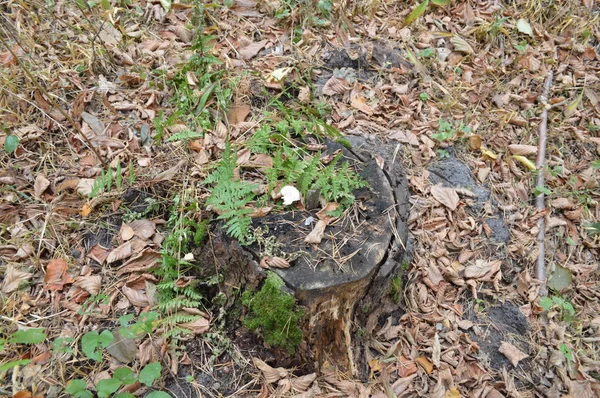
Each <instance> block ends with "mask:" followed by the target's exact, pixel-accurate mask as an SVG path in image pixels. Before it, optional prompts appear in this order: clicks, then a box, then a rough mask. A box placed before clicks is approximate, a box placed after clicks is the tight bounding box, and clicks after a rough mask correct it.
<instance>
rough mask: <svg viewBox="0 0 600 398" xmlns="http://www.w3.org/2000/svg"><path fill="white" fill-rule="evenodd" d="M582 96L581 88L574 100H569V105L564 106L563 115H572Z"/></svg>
mask: <svg viewBox="0 0 600 398" xmlns="http://www.w3.org/2000/svg"><path fill="white" fill-rule="evenodd" d="M582 98H583V90H581V93H580V94H579V95H578V96H577V98H575V101H573V102H571V103H570V104H569V105H567V106H566V107H565V111H564V113H565V117H571V116H573V114H574V113H575V111H576V110H577V107H578V106H579V103H580V102H581V99H582Z"/></svg>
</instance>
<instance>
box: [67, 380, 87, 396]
mask: <svg viewBox="0 0 600 398" xmlns="http://www.w3.org/2000/svg"><path fill="white" fill-rule="evenodd" d="M84 390H87V384H86V382H85V380H83V379H74V380H69V382H68V383H67V388H65V392H66V393H67V394H71V395H75V394H77V393H78V392H80V391H84Z"/></svg>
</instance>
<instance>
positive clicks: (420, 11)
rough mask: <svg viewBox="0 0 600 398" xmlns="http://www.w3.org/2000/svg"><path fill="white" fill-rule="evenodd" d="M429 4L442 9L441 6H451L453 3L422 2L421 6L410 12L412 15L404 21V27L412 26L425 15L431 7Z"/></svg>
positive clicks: (444, 0) (438, 1)
mask: <svg viewBox="0 0 600 398" xmlns="http://www.w3.org/2000/svg"><path fill="white" fill-rule="evenodd" d="M429 3H431V4H433V5H435V6H438V7H441V6H446V5H449V4H450V3H451V2H450V0H425V1H424V2H422V3H421V4H419V5H418V6H416V7H415V8H414V9H413V10H412V11H411V12H410V14H408V16H407V17H406V19H404V22H403V24H402V25H403V26H407V25H410V24H411V23H413V22H414V21H416V20H417V19H418V18H419V17H420V16H421V15H423V14H424V13H425V11H427V7H429Z"/></svg>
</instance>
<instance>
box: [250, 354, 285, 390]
mask: <svg viewBox="0 0 600 398" xmlns="http://www.w3.org/2000/svg"><path fill="white" fill-rule="evenodd" d="M252 362H253V363H254V366H256V367H257V368H258V369H259V370H260V371H261V372H262V375H263V377H264V378H265V381H266V382H267V384H272V383H275V382H277V381H279V380H280V379H283V378H284V377H287V376H288V372H287V370H285V369H284V368H277V369H275V368H273V367H271V366H269V365H267V363H266V362H265V361H263V360H261V359H258V358H252Z"/></svg>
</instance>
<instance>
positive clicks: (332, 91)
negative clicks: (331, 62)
mask: <svg viewBox="0 0 600 398" xmlns="http://www.w3.org/2000/svg"><path fill="white" fill-rule="evenodd" d="M348 90H350V86H349V85H348V83H347V82H346V80H344V79H340V78H338V77H335V76H331V77H330V78H329V80H327V82H326V83H325V85H324V86H323V90H322V92H323V95H330V96H331V95H336V94H343V93H345V92H346V91H348Z"/></svg>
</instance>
